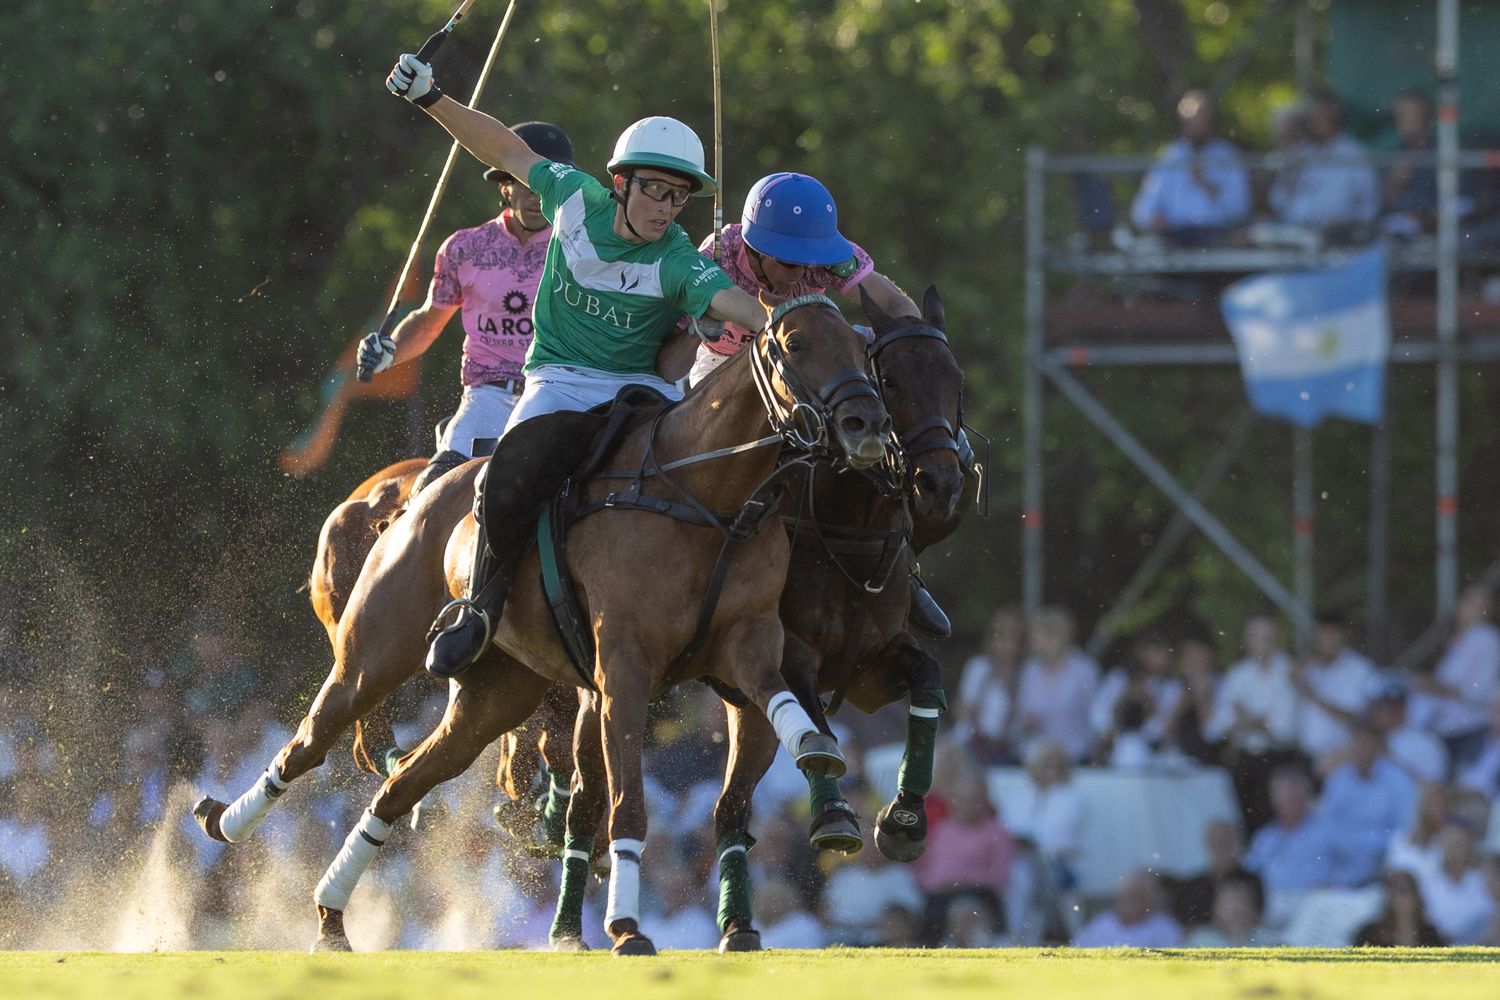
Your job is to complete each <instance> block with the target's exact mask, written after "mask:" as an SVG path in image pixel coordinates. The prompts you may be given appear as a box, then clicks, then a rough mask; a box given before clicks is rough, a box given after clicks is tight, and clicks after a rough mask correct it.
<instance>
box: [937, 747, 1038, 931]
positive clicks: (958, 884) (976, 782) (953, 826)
mask: <svg viewBox="0 0 1500 1000" xmlns="http://www.w3.org/2000/svg"><path fill="white" fill-rule="evenodd" d="M944 792H945V799H946V801H947V804H948V815H947V816H946V817H945V818H943V819H941V820H938V821H937V822H935V823H933V824H932V828H931V829H930V830H929V831H928V834H927V849H926V851H924V852H923V853H922V856H921V857H920V858H918V859H917V860H916V861H915V862H913V863H912V870H913V872H914V873H915V874H916V876H917V886H918V887H919V888H920V889H921V890H922V892H923V894H924V895H925V896H926V897H927V924H928V927H929V928H930V929H931V930H933V931H936V930H937V929H939V928H940V927H941V925H942V920H943V915H944V914H945V913H946V912H947V907H948V902H949V901H950V900H951V899H952V898H953V897H955V896H957V895H959V894H962V893H972V892H980V893H987V894H989V895H990V896H991V897H992V898H993V899H994V900H995V902H996V904H997V905H998V903H999V901H1000V900H1001V899H1002V898H1004V896H1005V889H1006V886H1007V885H1008V884H1009V882H1010V873H1011V865H1012V863H1013V862H1014V861H1015V857H1016V843H1015V840H1014V839H1012V837H1011V835H1010V832H1009V831H1008V830H1006V829H1005V826H1004V825H1003V824H1002V823H1001V822H1000V819H999V817H997V816H996V815H995V808H994V806H993V805H991V804H990V796H989V789H988V786H987V785H986V783H985V775H984V771H983V770H981V769H980V768H979V767H977V766H974V765H973V764H972V763H971V764H970V765H969V766H965V767H961V768H957V769H955V773H954V776H953V778H952V779H951V785H950V786H949V787H948V788H947V789H945V790H944Z"/></svg>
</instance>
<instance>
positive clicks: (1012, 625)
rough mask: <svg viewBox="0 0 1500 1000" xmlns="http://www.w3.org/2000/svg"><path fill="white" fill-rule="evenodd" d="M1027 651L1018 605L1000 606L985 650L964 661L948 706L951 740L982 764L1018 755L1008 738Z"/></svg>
mask: <svg viewBox="0 0 1500 1000" xmlns="http://www.w3.org/2000/svg"><path fill="white" fill-rule="evenodd" d="M1025 650H1026V619H1025V618H1024V617H1023V616H1022V614H1021V610H1020V609H1019V608H1014V607H1008V608H1001V609H1000V610H999V611H997V612H995V617H994V618H993V619H992V620H991V621H990V631H989V639H988V641H986V642H985V646H984V652H983V653H980V654H979V655H977V656H974V657H972V658H971V659H970V660H969V662H968V663H965V664H964V669H963V673H962V674H960V675H959V680H958V701H957V704H956V705H955V706H954V709H953V729H952V732H953V741H954V742H955V743H957V744H958V745H959V746H961V747H963V748H965V749H967V750H968V751H969V753H971V754H972V755H973V756H974V759H975V760H977V761H979V763H981V764H985V765H991V764H1013V763H1015V762H1016V761H1017V760H1019V759H1020V758H1019V756H1018V755H1017V753H1016V748H1015V746H1014V745H1013V744H1012V742H1011V713H1012V711H1013V709H1014V707H1015V704H1016V686H1017V685H1018V684H1019V683H1020V680H1021V657H1022V655H1023V654H1024V653H1025Z"/></svg>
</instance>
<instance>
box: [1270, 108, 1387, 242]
mask: <svg viewBox="0 0 1500 1000" xmlns="http://www.w3.org/2000/svg"><path fill="white" fill-rule="evenodd" d="M1342 115H1343V113H1342V109H1341V108H1340V106H1339V99H1338V97H1337V96H1335V95H1334V94H1332V93H1331V92H1329V91H1321V92H1319V93H1317V94H1314V95H1313V98H1312V100H1311V101H1310V102H1309V104H1308V107H1307V113H1306V119H1305V122H1306V128H1307V138H1306V142H1305V143H1304V145H1303V147H1302V149H1301V151H1300V155H1299V157H1298V160H1297V162H1296V164H1294V165H1292V166H1290V167H1288V168H1287V169H1286V170H1283V171H1281V172H1279V173H1278V174H1277V175H1276V179H1275V180H1274V181H1273V182H1272V184H1271V191H1270V195H1269V200H1270V203H1271V209H1272V211H1273V212H1275V214H1276V219H1277V221H1279V222H1282V223H1286V224H1289V225H1294V226H1305V227H1307V228H1309V229H1317V230H1320V231H1322V233H1323V235H1324V236H1325V237H1326V238H1328V239H1330V240H1332V241H1334V242H1348V241H1352V240H1356V239H1358V238H1360V236H1361V235H1363V232H1364V230H1365V229H1366V227H1368V226H1369V225H1370V224H1371V223H1373V222H1374V221H1375V217H1376V214H1377V213H1378V212H1379V211H1380V198H1379V193H1378V190H1377V186H1376V183H1375V170H1374V168H1373V167H1371V166H1370V162H1369V158H1368V157H1367V156H1366V155H1365V151H1364V147H1363V146H1361V145H1360V144H1359V143H1358V142H1356V141H1354V139H1352V138H1350V137H1349V136H1348V135H1347V134H1345V132H1344V126H1343V120H1342Z"/></svg>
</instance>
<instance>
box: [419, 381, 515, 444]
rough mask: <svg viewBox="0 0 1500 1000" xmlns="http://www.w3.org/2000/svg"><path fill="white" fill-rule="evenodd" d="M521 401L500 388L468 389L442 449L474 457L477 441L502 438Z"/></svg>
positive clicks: (508, 391)
mask: <svg viewBox="0 0 1500 1000" xmlns="http://www.w3.org/2000/svg"><path fill="white" fill-rule="evenodd" d="M520 398H521V397H520V396H518V395H516V394H515V393H514V392H512V391H511V390H510V389H508V388H505V387H502V386H499V385H466V386H464V394H463V398H462V399H460V400H459V403H458V412H456V413H454V414H453V419H451V420H449V421H448V426H447V428H446V429H445V430H444V431H443V440H442V441H441V442H440V443H439V445H438V450H439V451H456V452H458V453H459V454H460V455H463V456H464V457H465V458H473V457H474V439H475V438H497V437H499V436H500V435H501V433H502V432H503V431H504V430H505V428H506V425H507V422H508V421H509V420H510V415H511V411H513V410H514V409H515V408H516V403H517V401H518V400H520Z"/></svg>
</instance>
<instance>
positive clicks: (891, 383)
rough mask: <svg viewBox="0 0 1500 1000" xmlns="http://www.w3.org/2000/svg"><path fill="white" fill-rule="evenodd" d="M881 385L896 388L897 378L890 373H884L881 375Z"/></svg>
mask: <svg viewBox="0 0 1500 1000" xmlns="http://www.w3.org/2000/svg"><path fill="white" fill-rule="evenodd" d="M880 387H881V388H882V389H894V388H896V380H895V379H893V378H891V377H890V376H889V375H882V376H880Z"/></svg>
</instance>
